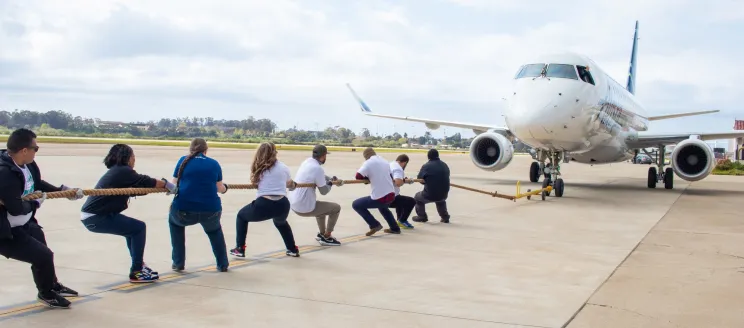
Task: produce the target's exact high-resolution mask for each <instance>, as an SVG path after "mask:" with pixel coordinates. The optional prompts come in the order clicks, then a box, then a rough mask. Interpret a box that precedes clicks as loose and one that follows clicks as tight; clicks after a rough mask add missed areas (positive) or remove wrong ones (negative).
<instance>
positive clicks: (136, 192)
mask: <svg viewBox="0 0 744 328" xmlns="http://www.w3.org/2000/svg"><path fill="white" fill-rule="evenodd" d="M412 180H413V182H424V180H423V179H412ZM342 182H343V184H345V185H346V184H361V183H369V180H366V179H365V180H342V181H338V180H337V181H331V183H332V184H333V185H336V186H338V185H339V184H341V183H342ZM226 185H227V187H228V189H256V188H258V186H257V185H256V184H252V183H251V184H226ZM450 186H452V187H455V188H460V189H463V190H468V191H472V192H477V193H481V194H485V195H489V196H491V197H496V198H502V199H508V200H511V201H516V197H515V196H510V195H502V194H499V193H497V192H495V191H493V192H492V191H486V190H481V189H475V188H470V187H466V186H462V185H458V184H454V183H450ZM287 187H291V185H290V184H287ZM295 187H296V188H315V187H317V185H316V184H314V183H298V184H296V186H295ZM165 192H168V189H166V188H112V189H84V190H83V195H85V196H144V195H147V194H154V193H165ZM76 194H77V191H76V190H74V189H73V190H65V191H53V192H48V193H46V198H47V199H58V198H72V197H75V195H76ZM42 195H43V193H42V192H35V193H32V194H29V195H26V196H24V197H23V200H34V199H39V198H41V197H42ZM0 204H2V202H0Z"/></svg>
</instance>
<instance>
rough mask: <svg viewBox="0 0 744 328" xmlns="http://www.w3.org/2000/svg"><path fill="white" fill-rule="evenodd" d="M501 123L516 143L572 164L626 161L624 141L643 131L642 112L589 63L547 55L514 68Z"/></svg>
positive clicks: (632, 98) (578, 57)
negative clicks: (554, 154) (557, 153)
mask: <svg viewBox="0 0 744 328" xmlns="http://www.w3.org/2000/svg"><path fill="white" fill-rule="evenodd" d="M507 101H508V103H509V105H508V107H507V108H506V110H505V112H504V118H505V121H506V124H507V126H508V128H509V130H510V131H511V133H513V134H514V135H515V136H516V137H517V138H518V139H519V140H520V141H522V142H523V143H525V144H527V145H529V146H531V147H533V148H537V149H545V150H549V151H562V152H565V153H566V156H568V157H570V158H571V160H572V161H576V162H579V163H587V164H603V163H613V162H620V161H625V160H628V159H630V158H632V157H633V156H634V155H635V153H634V150H633V149H629V148H628V147H627V146H626V140H632V139H633V138H635V137H637V133H638V132H639V131H646V130H648V119H647V115H646V110H645V109H644V108H643V106H642V105H641V104H640V103H639V102H638V100H636V98H635V96H634V95H633V94H632V93H630V92H628V90H626V88H625V87H623V86H622V85H620V84H619V83H618V82H616V81H615V80H614V79H612V77H610V76H609V75H608V74H606V73H605V72H604V71H603V70H602V69H601V68H600V67H599V66H598V65H597V64H596V63H594V62H593V61H592V60H591V59H589V58H587V57H584V56H581V55H576V54H571V53H566V54H557V55H548V56H543V57H540V58H537V59H536V60H533V61H530V62H528V63H526V64H525V65H523V66H522V67H520V69H519V70H518V72H517V74H516V76H515V79H514V87H513V90H512V92H511V94H510V95H509V97H508V98H507Z"/></svg>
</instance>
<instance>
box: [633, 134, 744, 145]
mask: <svg viewBox="0 0 744 328" xmlns="http://www.w3.org/2000/svg"><path fill="white" fill-rule="evenodd" d="M691 136H699V137H700V139H701V140H719V139H734V138H741V137H744V131H729V132H714V133H672V134H646V133H638V138H637V139H631V140H627V141H626V144H627V145H628V147H629V148H651V147H658V146H659V145H674V144H677V143H679V142H681V141H683V140H685V139H689V138H690V137H691Z"/></svg>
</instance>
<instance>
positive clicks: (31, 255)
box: [0, 219, 57, 296]
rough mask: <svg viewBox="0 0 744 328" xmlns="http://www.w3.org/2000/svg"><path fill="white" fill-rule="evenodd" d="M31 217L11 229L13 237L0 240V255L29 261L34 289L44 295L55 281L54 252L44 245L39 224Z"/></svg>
mask: <svg viewBox="0 0 744 328" xmlns="http://www.w3.org/2000/svg"><path fill="white" fill-rule="evenodd" d="M34 221H35V220H34V219H32V220H31V221H29V222H28V223H26V224H25V225H23V226H20V227H14V228H12V229H11V233H12V234H13V239H3V240H0V255H3V256H5V257H7V258H11V259H14V260H18V261H21V262H26V263H31V273H32V274H33V277H34V283H36V289H38V290H39V292H40V293H41V294H43V295H45V296H49V293H50V292H51V291H52V288H54V285H55V284H56V283H57V275H56V273H55V270H54V252H52V250H50V249H49V247H47V245H46V237H45V236H44V231H43V230H41V226H39V225H38V224H36V222H34Z"/></svg>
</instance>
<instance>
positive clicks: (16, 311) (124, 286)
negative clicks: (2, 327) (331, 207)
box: [0, 235, 371, 318]
mask: <svg viewBox="0 0 744 328" xmlns="http://www.w3.org/2000/svg"><path fill="white" fill-rule="evenodd" d="M369 238H371V237H370V236H366V235H359V236H353V237H347V238H341V239H340V241H341V242H355V241H360V240H364V239H369ZM325 248H326V247H325V246H314V245H306V246H302V247H299V249H300V251H301V252H302V251H310V250H319V249H325ZM284 256H286V254H285V251H278V252H274V253H270V254H268V255H265V256H263V257H261V258H259V259H266V258H281V257H284ZM254 262H256V261H255V260H234V261H230V262H229V263H230V268H236V267H241V266H245V265H249V264H252V263H254ZM210 270H217V266H216V265H211V266H208V267H206V268H202V269H199V270H195V271H192V272H186V273H172V274H167V275H165V276H160V279H158V280H157V281H156V282H153V283H131V282H126V283H123V284H121V285H117V286H114V287H111V288H109V289H108V290H107V291H114V290H118V291H125V290H133V289H137V288H142V287H147V286H152V285H153V284H157V283H158V282H159V281H168V280H174V279H178V278H181V277H184V276H187V275H189V274H193V273H198V272H205V271H210ZM84 299H85V298H84V297H70V298H68V300H70V302H71V303H75V302H79V301H82V300H84ZM47 307H48V306H46V305H44V304H41V303H36V304H28V305H24V306H19V307H15V308H10V309H6V310H4V311H2V312H0V318H3V317H8V316H13V315H18V314H23V313H27V312H31V311H34V310H38V309H42V308H47Z"/></svg>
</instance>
